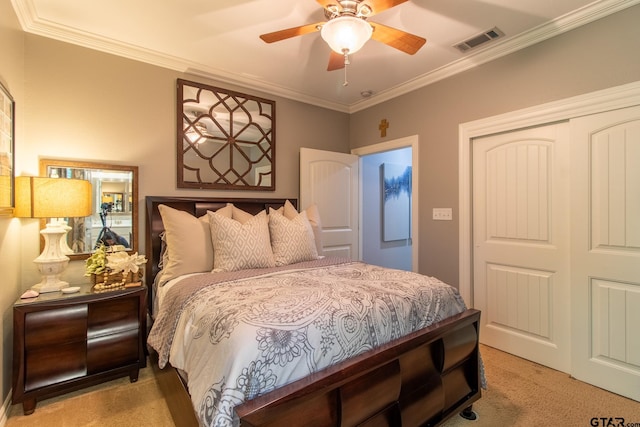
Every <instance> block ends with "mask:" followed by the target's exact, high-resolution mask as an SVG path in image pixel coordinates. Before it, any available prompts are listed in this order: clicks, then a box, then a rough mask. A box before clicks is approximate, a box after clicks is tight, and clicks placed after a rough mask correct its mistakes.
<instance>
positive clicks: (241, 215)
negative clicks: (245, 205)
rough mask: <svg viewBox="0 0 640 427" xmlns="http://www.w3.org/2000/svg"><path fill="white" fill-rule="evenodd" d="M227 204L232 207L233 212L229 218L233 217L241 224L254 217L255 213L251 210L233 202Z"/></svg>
mask: <svg viewBox="0 0 640 427" xmlns="http://www.w3.org/2000/svg"><path fill="white" fill-rule="evenodd" d="M227 206H230V207H231V209H232V213H233V214H232V216H228V217H227V218H233V219H235V220H236V221H238V222H239V223H240V224H244V223H245V222H247V221H249V220H250V219H251V218H253V215H251V214H250V213H249V212H245V211H243V210H242V209H240V208H237V207H235V206H234V205H233V204H231V203H229V204H227Z"/></svg>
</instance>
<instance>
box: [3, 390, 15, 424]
mask: <svg viewBox="0 0 640 427" xmlns="http://www.w3.org/2000/svg"><path fill="white" fill-rule="evenodd" d="M11 393H12V390H9V393H8V394H7V397H6V399H4V402H2V409H1V411H0V427H4V426H5V424H7V420H8V419H9V411H10V410H11Z"/></svg>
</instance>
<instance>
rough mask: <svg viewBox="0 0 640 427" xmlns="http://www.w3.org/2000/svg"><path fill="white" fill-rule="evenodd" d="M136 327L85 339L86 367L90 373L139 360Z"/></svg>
mask: <svg viewBox="0 0 640 427" xmlns="http://www.w3.org/2000/svg"><path fill="white" fill-rule="evenodd" d="M139 346H140V341H139V338H138V329H131V330H129V331H124V332H120V333H117V334H113V335H106V336H101V337H98V338H93V339H89V340H87V368H88V371H89V373H90V374H92V373H94V372H99V371H105V370H108V369H111V368H117V367H118V366H122V365H126V364H129V363H136V362H139V359H140V351H139Z"/></svg>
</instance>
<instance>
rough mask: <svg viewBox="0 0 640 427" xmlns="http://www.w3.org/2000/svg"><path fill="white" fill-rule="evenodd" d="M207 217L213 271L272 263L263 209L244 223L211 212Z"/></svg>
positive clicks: (273, 263)
mask: <svg viewBox="0 0 640 427" xmlns="http://www.w3.org/2000/svg"><path fill="white" fill-rule="evenodd" d="M208 216H209V226H210V229H211V242H212V244H213V250H214V253H215V257H214V260H213V270H212V271H213V272H221V271H237V270H243V269H248V268H266V267H273V266H275V261H274V258H273V252H272V250H271V241H270V238H269V223H268V219H267V214H266V212H265V211H261V212H260V213H258V214H257V215H255V216H253V217H252V218H251V219H248V220H247V221H246V222H245V223H244V224H243V223H241V222H240V221H236V220H234V219H232V218H226V217H224V216H223V215H220V214H218V213H214V212H209V213H208Z"/></svg>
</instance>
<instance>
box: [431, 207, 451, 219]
mask: <svg viewBox="0 0 640 427" xmlns="http://www.w3.org/2000/svg"><path fill="white" fill-rule="evenodd" d="M433 219H434V220H436V221H452V220H453V209H451V208H433Z"/></svg>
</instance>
